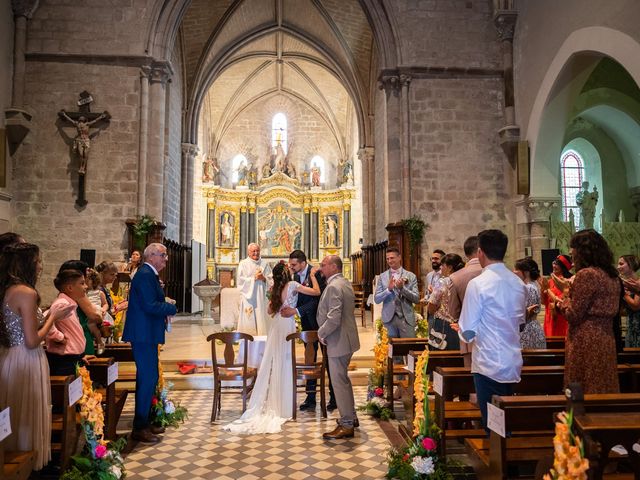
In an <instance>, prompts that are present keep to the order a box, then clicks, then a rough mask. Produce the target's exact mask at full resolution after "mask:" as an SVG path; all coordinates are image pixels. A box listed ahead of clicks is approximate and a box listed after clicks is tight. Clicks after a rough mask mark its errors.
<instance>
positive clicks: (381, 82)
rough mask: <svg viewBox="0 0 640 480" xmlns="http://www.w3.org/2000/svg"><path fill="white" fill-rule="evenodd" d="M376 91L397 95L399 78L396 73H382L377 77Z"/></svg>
mask: <svg viewBox="0 0 640 480" xmlns="http://www.w3.org/2000/svg"><path fill="white" fill-rule="evenodd" d="M378 89H380V90H384V91H385V92H387V93H391V92H393V93H397V92H398V90H400V76H399V75H398V72H397V71H386V72H385V71H383V72H382V73H381V74H380V77H378Z"/></svg>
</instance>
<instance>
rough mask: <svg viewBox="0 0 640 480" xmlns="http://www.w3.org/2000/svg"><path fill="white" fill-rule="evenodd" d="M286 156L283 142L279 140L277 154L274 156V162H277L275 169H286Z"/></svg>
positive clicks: (282, 170)
mask: <svg viewBox="0 0 640 480" xmlns="http://www.w3.org/2000/svg"><path fill="white" fill-rule="evenodd" d="M286 158H287V157H286V156H285V154H284V149H283V148H282V144H280V143H279V142H278V144H277V145H276V154H275V158H274V164H275V169H276V170H277V171H278V172H284V171H285V167H286V165H285V160H286Z"/></svg>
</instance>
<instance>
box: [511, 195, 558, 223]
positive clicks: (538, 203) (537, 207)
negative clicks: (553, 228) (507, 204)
mask: <svg viewBox="0 0 640 480" xmlns="http://www.w3.org/2000/svg"><path fill="white" fill-rule="evenodd" d="M518 203H519V204H520V205H522V206H524V208H525V210H526V212H527V217H528V219H529V221H530V222H548V221H549V218H550V217H551V213H552V212H553V211H554V210H555V209H557V208H559V207H560V197H528V198H525V199H524V200H522V201H520V202H518Z"/></svg>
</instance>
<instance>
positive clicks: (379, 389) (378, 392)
mask: <svg viewBox="0 0 640 480" xmlns="http://www.w3.org/2000/svg"><path fill="white" fill-rule="evenodd" d="M373 394H374V395H375V396H376V397H381V396H383V395H384V389H382V387H376V389H375V390H374V391H373Z"/></svg>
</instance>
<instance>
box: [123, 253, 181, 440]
mask: <svg viewBox="0 0 640 480" xmlns="http://www.w3.org/2000/svg"><path fill="white" fill-rule="evenodd" d="M166 265H167V249H166V247H165V246H164V245H162V244H161V243H152V244H150V245H149V246H148V247H147V248H145V250H144V265H143V266H142V267H140V268H139V269H138V271H137V272H136V275H135V277H133V280H132V281H131V291H130V293H129V309H128V311H127V320H126V322H125V325H124V334H123V336H122V339H123V340H125V341H127V342H131V348H132V350H133V358H134V360H135V362H136V411H135V416H134V418H133V432H132V433H131V438H132V439H133V440H137V441H140V442H145V443H158V442H159V441H160V437H158V435H157V434H158V433H163V432H164V428H162V427H158V426H154V425H150V422H149V413H150V411H151V400H152V398H153V394H154V393H155V391H156V385H157V384H158V345H159V344H161V343H164V332H165V328H166V322H167V317H169V316H172V315H175V314H176V311H177V310H176V306H175V305H173V304H171V303H169V302H167V301H165V297H164V292H163V291H162V287H161V286H160V278H159V277H158V272H160V271H162V269H163V268H164V267H165V266H166Z"/></svg>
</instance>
